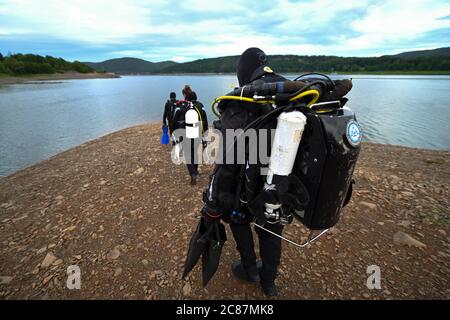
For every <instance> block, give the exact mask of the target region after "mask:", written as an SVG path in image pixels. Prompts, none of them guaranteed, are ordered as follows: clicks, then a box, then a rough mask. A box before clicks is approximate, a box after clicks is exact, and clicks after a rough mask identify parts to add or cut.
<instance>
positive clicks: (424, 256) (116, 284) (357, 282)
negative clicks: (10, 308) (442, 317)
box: [0, 124, 450, 299]
mask: <svg viewBox="0 0 450 320" xmlns="http://www.w3.org/2000/svg"><path fill="white" fill-rule="evenodd" d="M160 130H161V129H160V125H159V124H157V125H156V124H148V125H141V126H136V127H131V128H128V129H125V130H122V131H118V132H115V133H112V134H109V135H107V136H104V137H101V138H99V139H97V140H94V141H90V142H87V143H85V144H83V145H80V146H78V147H76V148H73V149H70V150H68V151H66V152H63V153H61V154H58V155H56V156H54V157H51V158H50V159H48V160H46V161H43V162H41V163H39V164H36V165H34V166H32V167H29V168H26V169H24V170H21V171H19V172H17V173H15V174H13V175H11V176H8V177H5V178H1V179H0V254H1V258H0V299H264V295H263V294H262V291H261V289H260V288H259V286H258V285H252V284H244V283H241V282H239V281H238V280H236V279H234V278H233V277H232V275H231V273H230V265H231V263H232V261H233V260H235V259H238V253H237V251H236V250H235V243H234V240H233V238H232V235H231V232H229V228H228V226H227V231H228V241H227V242H226V244H225V246H224V249H223V254H222V260H221V263H220V266H219V270H218V272H217V273H216V275H215V277H214V278H213V279H212V280H211V282H210V283H209V284H208V286H207V287H206V288H203V287H202V284H201V272H200V268H199V266H197V267H196V268H195V269H194V270H193V272H192V273H191V274H190V276H189V277H188V279H187V280H182V279H181V273H182V268H183V263H184V258H185V255H186V252H187V245H188V241H189V238H190V236H191V233H192V231H193V230H194V228H195V226H196V224H197V221H198V217H199V211H200V208H201V207H202V202H201V194H202V190H203V189H204V188H205V186H206V185H207V182H208V176H209V173H210V171H211V169H212V166H207V165H201V166H200V177H199V181H198V184H197V185H196V186H191V185H190V184H189V176H188V174H187V170H186V167H185V166H183V165H179V166H177V165H174V164H173V163H172V162H171V159H170V147H169V146H163V145H161V144H160ZM355 180H356V185H355V189H354V193H353V198H352V200H351V202H350V204H349V205H348V206H347V207H346V208H345V209H344V210H343V212H342V216H341V220H340V222H339V223H338V224H337V225H336V227H335V228H333V229H332V230H331V231H330V232H329V233H327V234H326V235H325V236H324V237H322V238H321V239H320V240H318V241H317V242H315V243H314V244H312V245H310V246H309V247H308V248H305V249H303V250H301V249H298V248H296V247H293V246H292V245H290V244H288V243H285V242H284V243H283V246H284V248H283V257H282V265H281V268H280V275H279V277H278V279H277V284H278V287H279V298H280V299H450V212H449V201H450V197H449V186H450V183H449V182H450V152H448V151H428V150H419V149H411V148H404V147H397V146H387V145H378V144H370V143H364V144H363V147H362V152H361V156H360V159H359V162H358V165H357V168H356V171H355ZM285 236H286V237H289V238H292V239H296V240H297V241H300V240H301V239H302V240H304V239H305V238H306V236H307V230H306V229H305V228H304V227H303V226H301V225H300V224H299V223H298V222H294V223H293V224H292V225H289V226H287V227H286V228H285ZM70 265H77V266H79V267H80V270H81V289H79V290H69V289H67V287H66V280H67V275H66V270H67V267H68V266H70ZM371 265H376V266H379V267H380V270H381V289H373V290H369V289H368V288H367V285H366V282H367V278H368V276H369V275H368V274H367V268H368V266H371Z"/></svg>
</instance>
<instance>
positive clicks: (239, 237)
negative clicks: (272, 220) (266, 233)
mask: <svg viewBox="0 0 450 320" xmlns="http://www.w3.org/2000/svg"><path fill="white" fill-rule="evenodd" d="M230 228H231V232H232V233H233V237H234V240H235V242H236V249H237V250H238V252H239V254H240V256H241V263H242V266H243V268H244V270H245V271H246V273H247V274H249V275H257V274H258V269H257V268H256V254H255V244H254V242H253V234H252V229H251V227H250V224H249V223H244V224H237V223H233V222H231V223H230Z"/></svg>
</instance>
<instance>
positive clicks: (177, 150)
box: [171, 133, 183, 164]
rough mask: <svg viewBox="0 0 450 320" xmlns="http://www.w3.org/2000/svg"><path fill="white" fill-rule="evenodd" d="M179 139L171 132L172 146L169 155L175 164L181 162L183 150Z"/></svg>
mask: <svg viewBox="0 0 450 320" xmlns="http://www.w3.org/2000/svg"><path fill="white" fill-rule="evenodd" d="M180 139H181V138H177V137H176V136H175V133H172V141H173V142H174V145H173V148H172V152H171V157H172V161H173V163H175V164H181V154H182V152H183V146H182V143H181V141H180Z"/></svg>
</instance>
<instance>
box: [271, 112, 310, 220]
mask: <svg viewBox="0 0 450 320" xmlns="http://www.w3.org/2000/svg"><path fill="white" fill-rule="evenodd" d="M305 125H306V117H305V115H304V114H303V113H301V112H300V111H291V112H283V113H281V114H280V115H279V116H278V122H277V128H276V131H275V137H274V139H273V143H272V153H271V155H270V160H269V172H268V174H267V177H266V183H265V185H264V188H265V189H266V190H267V189H272V188H274V185H273V184H272V180H273V176H274V175H278V176H288V175H289V174H290V173H291V172H292V169H293V167H294V162H295V158H296V156H297V151H298V147H299V145H300V140H301V139H302V135H303V130H304V128H305ZM280 206H281V204H277V203H266V213H265V214H266V217H267V218H274V219H277V218H278V217H277V216H276V215H275V214H274V212H273V211H274V210H275V209H278V208H279V207H280Z"/></svg>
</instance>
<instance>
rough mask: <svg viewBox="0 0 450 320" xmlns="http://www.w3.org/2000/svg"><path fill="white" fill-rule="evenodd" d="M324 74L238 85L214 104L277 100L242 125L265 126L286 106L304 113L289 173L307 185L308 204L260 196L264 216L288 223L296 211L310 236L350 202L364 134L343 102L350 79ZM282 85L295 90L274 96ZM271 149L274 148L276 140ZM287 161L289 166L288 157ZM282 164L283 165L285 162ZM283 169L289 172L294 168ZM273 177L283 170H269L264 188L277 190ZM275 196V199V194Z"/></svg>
mask: <svg viewBox="0 0 450 320" xmlns="http://www.w3.org/2000/svg"><path fill="white" fill-rule="evenodd" d="M319 76H321V75H320V74H319ZM323 78H325V79H319V78H317V77H315V78H311V77H308V78H306V79H305V78H304V79H302V80H301V81H298V82H299V83H295V82H297V81H284V82H273V83H265V84H264V83H260V82H258V81H255V82H254V83H251V84H249V85H247V86H244V87H241V88H237V89H235V90H234V91H233V92H232V93H231V94H232V95H231V94H230V95H227V96H221V97H218V98H216V99H215V100H214V101H213V106H212V107H213V111H215V109H214V107H215V105H216V104H217V103H218V102H220V101H222V100H238V101H244V102H249V103H250V105H251V104H252V103H253V105H255V106H258V105H262V104H268V103H270V104H272V105H273V107H274V110H273V111H272V112H269V113H268V114H264V115H263V116H261V117H260V118H258V119H256V120H255V121H253V122H252V123H250V124H248V125H247V126H246V128H245V129H244V131H245V130H247V129H250V128H258V127H261V124H262V123H264V122H267V121H269V120H270V119H271V118H272V119H273V118H274V117H275V116H278V115H280V114H282V112H285V113H286V114H288V113H289V112H288V111H292V110H296V111H297V112H301V113H302V114H303V116H304V117H305V118H306V125H305V129H304V133H303V135H302V136H300V138H301V140H300V145H297V147H298V151H297V152H296V156H295V162H294V165H293V168H292V173H291V174H290V175H289V177H291V176H292V175H293V176H295V177H298V178H299V179H300V180H301V186H302V187H303V190H306V192H307V193H308V197H307V198H308V201H307V203H306V202H305V206H304V208H301V209H299V208H295V209H294V210H292V208H291V210H286V208H285V206H283V205H282V204H281V203H275V202H268V201H267V199H270V197H267V195H266V196H265V197H261V199H262V200H265V204H266V205H265V207H266V210H265V216H266V218H269V219H268V222H269V223H279V222H282V223H289V222H290V220H292V218H291V217H292V216H293V217H294V218H296V219H297V220H299V221H300V222H302V223H303V224H304V225H305V226H306V227H307V228H309V229H311V230H312V232H311V235H310V237H309V239H310V240H309V242H312V241H313V240H315V239H317V237H318V236H320V235H322V234H323V232H326V231H325V230H328V229H329V228H331V227H333V226H334V225H335V224H336V223H337V221H338V219H339V215H340V211H341V208H342V207H343V205H345V204H346V202H348V200H349V198H350V196H351V182H352V175H353V170H354V167H355V164H356V160H357V157H358V155H359V150H360V142H361V136H362V135H361V129H360V127H359V124H358V123H357V122H356V117H355V115H354V113H353V112H352V111H351V110H350V109H349V108H347V107H344V105H345V103H346V102H347V99H346V98H344V95H345V94H347V93H348V92H349V91H350V90H351V88H352V83H351V80H349V79H345V80H335V81H332V80H331V79H330V78H329V77H327V76H324V77H323ZM298 88H300V89H298ZM295 90H297V91H295ZM305 90H306V91H305ZM278 91H282V93H281V94H285V93H289V91H295V92H293V93H290V97H289V99H288V100H286V98H284V99H276V96H277V95H279V94H280V93H279V92H278ZM252 95H253V97H251V96H252ZM311 97H312V98H311ZM277 100H278V101H277ZM302 102H303V103H302ZM250 107H251V106H250ZM221 108H226V104H222V106H221V105H219V110H220V111H223V110H221ZM284 138H285V137H284ZM284 142H285V141H284V140H283V143H284ZM272 150H276V146H275V148H274V147H272ZM272 152H274V151H272ZM272 154H273V153H272ZM271 160H272V156H271ZM287 164H288V166H287V167H288V168H289V167H290V165H289V162H287ZM280 167H281V168H283V169H284V167H283V166H280ZM284 173H285V174H289V173H290V170H287V171H285V172H284ZM272 177H275V178H278V177H279V176H277V175H275V176H274V175H273V174H272V175H271V174H269V176H268V177H266V183H265V186H264V187H263V192H266V193H268V192H273V193H274V194H276V183H275V187H272V186H271V184H273V183H271V182H274V181H271V180H272V179H273V178H272ZM275 182H277V181H275ZM277 196H278V194H277ZM274 198H275V199H277V197H276V196H275V197H274ZM279 198H280V197H278V199H279ZM261 199H259V200H261ZM249 208H250V203H249ZM288 218H290V219H288ZM255 219H256V222H255V223H256V224H257V225H258V227H260V228H264V227H263V226H262V225H261V219H259V221H258V217H256V216H255ZM258 222H259V223H258ZM317 235H318V236H317ZM284 240H287V239H284Z"/></svg>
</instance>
